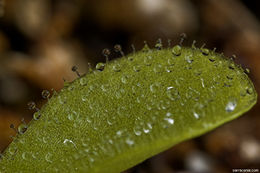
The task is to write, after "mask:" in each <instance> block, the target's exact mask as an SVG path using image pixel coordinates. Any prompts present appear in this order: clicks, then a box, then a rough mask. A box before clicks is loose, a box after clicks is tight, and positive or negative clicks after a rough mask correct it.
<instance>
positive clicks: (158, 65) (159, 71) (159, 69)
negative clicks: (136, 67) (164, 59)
mask: <svg viewBox="0 0 260 173" xmlns="http://www.w3.org/2000/svg"><path fill="white" fill-rule="evenodd" d="M153 71H154V72H155V73H161V72H163V71H164V70H163V67H162V65H161V64H156V65H155V66H154V67H153Z"/></svg>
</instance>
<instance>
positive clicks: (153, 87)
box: [150, 82, 160, 93]
mask: <svg viewBox="0 0 260 173" xmlns="http://www.w3.org/2000/svg"><path fill="white" fill-rule="evenodd" d="M159 89H160V83H158V82H156V83H153V84H151V85H150V91H151V92H152V93H156V92H158V91H159Z"/></svg>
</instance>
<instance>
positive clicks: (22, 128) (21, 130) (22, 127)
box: [18, 123, 28, 134]
mask: <svg viewBox="0 0 260 173" xmlns="http://www.w3.org/2000/svg"><path fill="white" fill-rule="evenodd" d="M27 128H28V126H27V125H26V124H24V123H22V124H20V125H19V126H18V133H19V134H24V132H25V131H26V130H27Z"/></svg>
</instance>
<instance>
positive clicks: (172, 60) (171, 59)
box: [167, 58, 175, 66]
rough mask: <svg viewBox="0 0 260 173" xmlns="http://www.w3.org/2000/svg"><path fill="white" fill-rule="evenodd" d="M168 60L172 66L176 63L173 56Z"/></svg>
mask: <svg viewBox="0 0 260 173" xmlns="http://www.w3.org/2000/svg"><path fill="white" fill-rule="evenodd" d="M167 62H168V64H169V65H170V66H173V65H174V64H175V62H174V59H173V58H169V59H168V61H167Z"/></svg>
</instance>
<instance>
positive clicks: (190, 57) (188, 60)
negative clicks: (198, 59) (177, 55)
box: [185, 55, 194, 64]
mask: <svg viewBox="0 0 260 173" xmlns="http://www.w3.org/2000/svg"><path fill="white" fill-rule="evenodd" d="M185 60H186V61H187V62H188V63H189V64H191V63H192V62H193V61H194V59H193V58H192V55H187V56H185Z"/></svg>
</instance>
